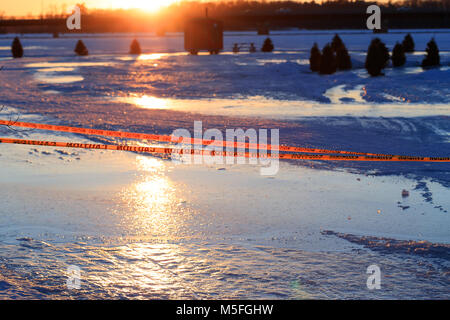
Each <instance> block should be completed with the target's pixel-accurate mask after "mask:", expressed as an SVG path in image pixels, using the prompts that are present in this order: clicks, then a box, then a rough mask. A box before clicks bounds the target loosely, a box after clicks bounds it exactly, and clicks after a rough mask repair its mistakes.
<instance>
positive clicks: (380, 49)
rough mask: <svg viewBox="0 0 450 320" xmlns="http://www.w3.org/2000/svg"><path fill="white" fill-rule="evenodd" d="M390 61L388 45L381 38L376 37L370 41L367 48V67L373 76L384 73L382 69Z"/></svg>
mask: <svg viewBox="0 0 450 320" xmlns="http://www.w3.org/2000/svg"><path fill="white" fill-rule="evenodd" d="M388 61H389V50H388V49H387V48H386V45H385V44H384V43H383V42H382V41H381V40H380V39H379V38H375V39H373V40H372V42H371V43H370V46H369V49H368V50H367V56H366V63H365V67H366V69H367V72H369V74H370V75H371V76H372V77H376V76H380V75H382V72H381V71H382V70H383V69H384V68H385V67H386V65H387V63H388Z"/></svg>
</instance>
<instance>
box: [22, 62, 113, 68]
mask: <svg viewBox="0 0 450 320" xmlns="http://www.w3.org/2000/svg"><path fill="white" fill-rule="evenodd" d="M111 65H113V63H111V62H37V63H29V64H26V65H25V67H27V68H75V67H99V66H111Z"/></svg>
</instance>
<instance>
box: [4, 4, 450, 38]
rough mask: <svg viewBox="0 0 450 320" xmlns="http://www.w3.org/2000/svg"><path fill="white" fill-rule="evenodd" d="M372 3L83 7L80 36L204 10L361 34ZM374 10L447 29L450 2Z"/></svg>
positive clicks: (242, 23)
mask: <svg viewBox="0 0 450 320" xmlns="http://www.w3.org/2000/svg"><path fill="white" fill-rule="evenodd" d="M372 3H375V2H364V1H347V0H339V1H330V2H324V3H321V4H318V3H315V2H305V3H301V2H295V1H292V2H290V1H288V2H286V1H280V2H277V1H270V2H261V1H232V2H226V1H225V2H211V3H207V2H193V1H186V2H180V3H176V4H173V5H171V6H169V7H168V8H166V9H164V10H163V11H161V12H160V13H159V14H158V15H154V14H153V15H152V14H144V13H143V12H140V11H138V10H98V9H96V10H89V9H88V8H86V7H84V6H83V7H82V30H81V32H83V33H85V32H87V33H90V32H151V31H156V32H158V33H159V34H164V32H172V31H182V30H183V27H184V24H185V22H186V20H189V19H191V18H194V17H199V16H204V15H205V12H206V9H208V12H209V16H210V17H213V18H215V19H220V20H222V21H223V22H224V27H225V30H256V29H259V28H268V29H271V30H277V29H284V28H300V29H364V28H366V19H367V17H368V15H367V14H366V8H367V7H368V6H369V5H370V4H372ZM378 5H379V6H380V7H381V14H382V24H383V27H386V28H388V29H397V28H450V10H449V9H450V0H441V1H431V0H430V1H428V0H425V1H419V0H408V1H405V2H395V3H387V4H378ZM66 16H67V14H62V13H60V14H57V13H54V14H52V15H51V16H46V17H42V18H40V19H27V20H11V19H8V20H0V33H1V32H3V33H6V32H16V33H33V32H36V33H37V32H50V33H55V32H60V33H62V32H68V30H67V29H66V23H65V18H66ZM71 32H73V31H71Z"/></svg>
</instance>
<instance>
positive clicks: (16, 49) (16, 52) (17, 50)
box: [11, 37, 23, 58]
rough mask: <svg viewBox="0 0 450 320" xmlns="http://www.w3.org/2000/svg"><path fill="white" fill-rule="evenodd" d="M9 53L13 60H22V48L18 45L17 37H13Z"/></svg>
mask: <svg viewBox="0 0 450 320" xmlns="http://www.w3.org/2000/svg"><path fill="white" fill-rule="evenodd" d="M11 52H12V56H13V58H22V57H23V47H22V44H21V43H20V40H19V38H18V37H15V38H14V40H13V42H12V45H11Z"/></svg>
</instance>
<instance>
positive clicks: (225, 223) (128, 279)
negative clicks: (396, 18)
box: [0, 30, 450, 299]
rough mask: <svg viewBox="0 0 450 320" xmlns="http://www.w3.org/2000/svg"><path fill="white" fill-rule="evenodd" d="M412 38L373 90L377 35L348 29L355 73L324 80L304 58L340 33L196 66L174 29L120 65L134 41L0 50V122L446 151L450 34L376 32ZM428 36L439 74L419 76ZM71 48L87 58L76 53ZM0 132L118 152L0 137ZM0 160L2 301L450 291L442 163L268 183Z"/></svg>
mask: <svg viewBox="0 0 450 320" xmlns="http://www.w3.org/2000/svg"><path fill="white" fill-rule="evenodd" d="M407 32H411V33H412V34H413V37H414V40H415V42H416V48H417V49H418V50H420V52H416V53H415V54H413V55H408V62H407V66H406V67H405V68H401V69H395V70H394V69H392V68H387V69H386V70H385V71H386V76H385V77H380V78H370V77H367V73H366V72H365V70H364V69H363V63H364V52H365V50H366V49H367V46H368V44H369V42H370V40H371V38H372V37H374V36H373V35H372V34H371V33H368V32H355V31H351V30H343V31H339V33H340V34H341V36H342V38H343V40H344V42H345V43H346V45H347V47H348V48H349V50H350V54H351V56H352V59H353V65H354V66H355V69H354V70H352V71H349V72H338V73H336V74H335V75H331V76H319V75H317V74H313V73H311V72H310V71H309V69H308V63H307V59H308V56H309V49H310V47H311V46H312V44H313V43H314V42H318V43H319V45H320V46H323V45H324V44H325V43H326V42H329V41H331V38H332V36H333V35H334V33H335V32H334V31H330V32H323V31H320V32H318V31H290V32H274V33H273V34H271V35H270V37H271V38H272V39H273V40H274V44H275V47H276V51H275V52H274V53H273V54H262V53H256V54H247V53H245V54H238V55H236V54H232V52H231V47H232V44H233V43H234V42H255V44H256V46H257V47H258V46H260V45H261V44H262V41H263V40H264V39H265V37H261V36H256V35H255V34H254V33H247V32H243V33H227V34H226V37H225V51H226V52H224V53H223V54H221V55H218V56H209V55H199V56H196V57H194V56H189V55H187V54H186V53H184V52H183V49H182V37H181V35H180V34H169V35H168V37H165V38H160V37H159V38H157V37H154V36H153V35H146V34H142V35H138V38H139V41H140V43H141V47H142V48H143V51H144V52H145V54H144V55H141V56H140V57H139V58H137V57H133V56H130V55H127V54H126V52H127V51H128V47H129V43H130V42H131V40H132V38H134V36H135V35H127V34H117V35H113V36H111V35H76V36H75V35H70V36H64V37H61V38H59V39H52V38H51V35H32V36H28V35H27V36H26V37H24V38H23V39H22V40H23V44H24V46H25V52H26V53H25V54H26V57H25V58H23V59H20V60H12V59H9V55H10V52H9V51H8V50H9V49H8V48H9V45H10V42H11V41H12V35H7V36H2V37H0V60H1V62H0V66H3V67H4V70H3V71H2V72H0V82H1V83H2V88H1V95H0V104H4V105H7V106H8V108H4V109H3V111H2V113H1V114H0V117H1V118H2V119H9V118H12V119H16V117H17V116H18V117H19V119H20V120H22V121H29V122H41V123H54V124H69V125H75V126H82V127H93V128H99V129H113V130H125V131H134V132H145V133H165V134H170V133H171V132H172V131H173V130H174V129H177V128H186V129H189V130H192V129H193V122H194V120H202V121H203V123H204V127H205V128H219V129H220V130H224V129H225V128H237V127H244V128H279V129H280V134H281V136H280V138H281V142H282V143H285V144H289V145H298V146H306V147H310V146H311V147H320V148H327V149H341V150H352V151H363V152H364V151H366V152H375V153H395V154H405V155H421V156H449V149H450V148H449V143H450V140H449V134H450V123H449V116H450V107H449V101H450V91H449V88H450V71H449V68H448V65H449V62H450V54H449V52H450V46H449V43H450V42H449V41H448V39H449V34H450V33H449V31H448V30H439V31H420V32H419V31H414V30H405V31H403V30H402V31H401V32H391V33H389V34H381V35H377V36H379V37H381V38H382V39H383V40H384V41H386V43H387V45H388V47H389V48H392V46H393V45H394V44H395V42H396V41H401V40H402V39H403V37H404V35H405V34H406V33H407ZM432 36H435V38H436V41H437V43H438V45H439V47H440V50H441V61H442V66H441V67H440V68H436V69H433V70H427V71H423V70H422V69H421V68H420V67H419V65H420V61H421V59H422V56H423V50H424V48H425V44H426V42H427V41H428V40H429V39H430V38H431V37H432ZM79 37H80V38H83V41H84V42H85V43H86V45H87V47H88V48H89V50H90V53H92V55H91V56H88V57H75V56H74V54H73V52H72V50H73V47H74V46H75V42H76V40H77V39H78V38H79ZM64 79H66V80H67V81H61V80H64ZM70 79H71V80H74V79H77V80H78V81H71V80H70ZM0 136H3V137H17V138H23V139H25V138H32V139H42V140H51V141H76V142H82V143H89V142H93V141H94V142H107V143H123V142H124V141H122V140H120V139H104V138H100V137H92V136H91V137H87V136H80V135H74V134H65V133H56V132H52V133H50V132H45V131H40V132H38V131H36V130H22V129H18V130H12V129H8V128H5V127H0ZM128 143H132V141H129V142H128ZM144 143H145V142H144ZM0 163H1V164H2V165H1V166H0V198H1V199H2V209H0V252H1V254H0V297H2V298H3V297H6V298H12V297H13V298H61V297H72V298H438V299H443V298H448V297H449V291H448V284H449V283H448V279H449V278H448V275H449V265H448V252H449V251H448V244H449V243H450V238H449V234H450V233H449V226H450V221H449V219H450V218H449V212H448V211H449V209H450V202H449V199H450V191H449V187H450V170H449V169H450V168H449V165H448V164H418V163H416V164H415V163H334V162H313V161H299V162H297V161H292V162H282V163H281V168H280V172H279V173H278V174H277V175H276V176H274V177H270V178H269V177H263V176H260V175H259V168H258V167H257V166H250V165H243V166H238V165H231V166H225V165H211V166H206V165H204V166H187V165H174V164H173V163H172V162H171V161H170V160H167V159H162V158H158V157H152V156H144V155H137V154H133V153H117V152H97V151H87V150H75V149H73V150H72V149H61V148H50V147H35V146H14V145H0ZM402 190H408V191H409V197H402ZM425 241H428V242H425ZM436 248H437V250H434V249H436ZM429 252H432V254H428V253H429ZM70 264H75V265H78V266H80V267H81V268H82V270H83V272H84V274H85V277H86V278H85V279H84V286H83V289H82V290H81V291H79V292H69V291H67V290H66V287H65V280H66V278H65V270H66V268H67V265H70ZM371 264H378V265H380V267H381V269H382V272H383V274H386V275H389V277H385V278H383V290H380V291H377V292H372V291H369V290H367V288H366V287H365V283H366V273H365V272H366V268H367V266H369V265H371ZM49 266H52V267H49ZM105 288H107V289H105ZM124 288H126V290H125V289H124Z"/></svg>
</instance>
